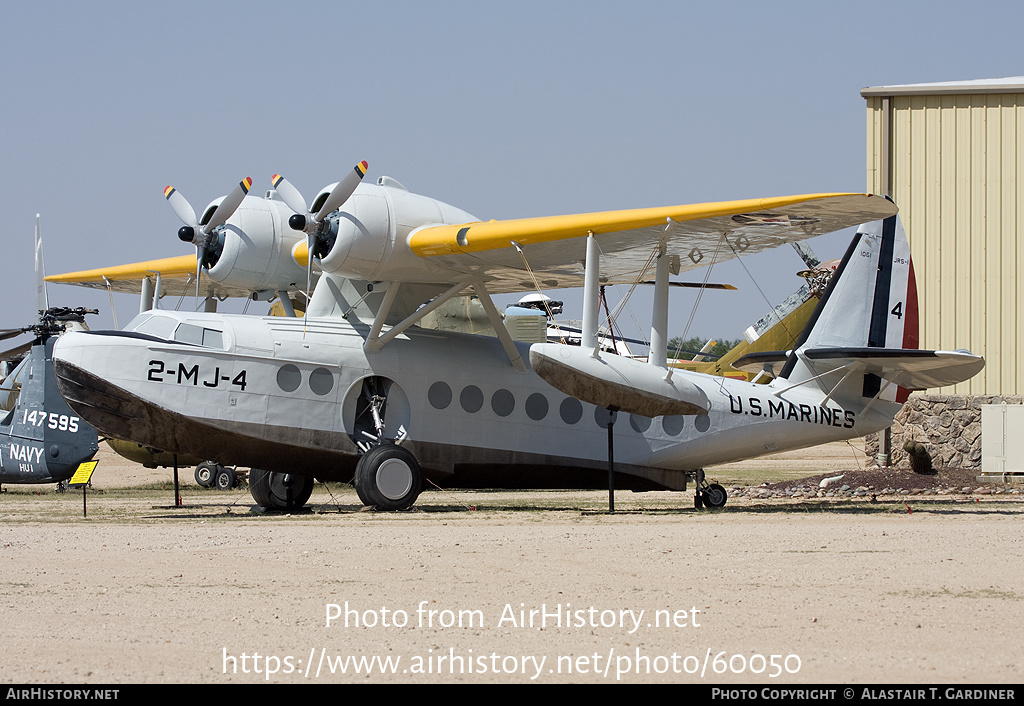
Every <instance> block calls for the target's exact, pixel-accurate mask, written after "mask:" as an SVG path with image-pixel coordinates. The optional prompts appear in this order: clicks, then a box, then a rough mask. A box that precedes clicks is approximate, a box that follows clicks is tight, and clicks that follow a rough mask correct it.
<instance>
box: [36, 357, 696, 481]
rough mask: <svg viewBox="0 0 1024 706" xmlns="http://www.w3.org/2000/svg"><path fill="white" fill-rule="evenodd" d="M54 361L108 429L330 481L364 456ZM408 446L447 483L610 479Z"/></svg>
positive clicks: (311, 434)
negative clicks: (162, 398) (200, 411)
mask: <svg viewBox="0 0 1024 706" xmlns="http://www.w3.org/2000/svg"><path fill="white" fill-rule="evenodd" d="M54 367H55V370H56V374H57V384H58V387H59V388H60V391H61V393H62V394H63V395H64V397H65V399H66V400H67V402H68V404H69V405H70V406H71V408H72V409H74V410H75V412H77V413H78V414H79V415H80V416H81V417H82V418H83V419H85V420H87V421H88V422H89V423H90V424H92V425H93V426H95V427H96V428H97V429H99V430H100V431H101V432H102V433H103V434H105V435H108V436H112V437H115V438H118V439H125V440H129V441H134V442H137V443H139V444H143V445H145V446H148V447H150V448H153V449H159V450H162V451H167V452H170V453H178V454H189V455H192V456H196V457H198V458H204V459H209V460H211V461H217V462H218V463H222V464H225V465H239V466H249V467H255V468H263V469H266V470H268V471H278V472H282V473H294V474H298V475H307V476H314V477H316V478H317V479H320V480H325V481H341V482H347V481H350V480H351V479H352V475H353V472H354V471H355V466H356V462H357V461H358V460H359V451H358V449H357V448H356V446H355V444H353V443H352V440H351V439H350V438H349V436H348V435H347V434H338V433H331V432H323V431H316V430H308V429H302V428H288V429H284V428H282V427H278V426H273V425H255V424H245V423H239V422H233V421H231V420H217V421H216V423H215V424H214V423H212V422H210V421H209V420H206V421H203V420H196V419H191V418H188V417H184V416H182V415H180V414H177V413H173V412H170V411H169V410H167V409H165V408H163V407H161V406H159V405H156V404H153V403H151V402H147V401H144V400H142V399H141V398H139V397H137V396H135V395H133V394H131V393H129V392H127V391H126V390H124V389H122V388H120V387H118V386H116V385H113V384H111V383H109V382H107V381H106V380H103V379H101V378H98V377H96V376H95V375H93V374H91V373H89V372H87V371H85V370H82V369H81V368H78V367H77V366H74V365H71V364H69V363H67V362H64V361H60V360H55V361H54ZM284 435H287V438H283V437H284ZM408 448H409V449H410V450H411V451H413V453H414V454H415V455H416V457H417V459H418V460H419V461H420V464H421V465H422V467H423V474H424V476H425V477H426V478H427V479H428V480H430V481H432V482H434V483H436V484H438V485H440V486H442V487H446V488H567V489H602V488H607V487H608V467H607V464H606V463H603V462H586V461H581V460H578V459H567V458H560V457H555V456H546V455H543V454H533V453H528V452H522V451H515V452H510V451H501V450H497V449H483V448H467V447H458V446H451V445H446V444H434V443H423V442H416V443H411V444H409V445H408ZM616 469H617V472H616V473H615V487H616V488H617V489H621V490H665V489H676V490H681V489H685V488H686V480H687V478H686V475H685V474H684V473H682V472H678V471H665V470H662V469H654V468H645V467H639V466H625V465H617V466H616Z"/></svg>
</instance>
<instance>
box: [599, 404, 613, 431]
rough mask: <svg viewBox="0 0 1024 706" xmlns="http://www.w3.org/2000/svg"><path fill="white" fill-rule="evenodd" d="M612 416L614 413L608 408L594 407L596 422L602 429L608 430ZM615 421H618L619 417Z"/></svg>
mask: <svg viewBox="0 0 1024 706" xmlns="http://www.w3.org/2000/svg"><path fill="white" fill-rule="evenodd" d="M611 415H612V411H611V410H610V409H608V408H606V407H594V422H595V423H596V424H597V426H599V427H601V428H602V429H607V428H608V421H609V419H610V418H611ZM615 420H616V421H618V417H617V416H616V418H615Z"/></svg>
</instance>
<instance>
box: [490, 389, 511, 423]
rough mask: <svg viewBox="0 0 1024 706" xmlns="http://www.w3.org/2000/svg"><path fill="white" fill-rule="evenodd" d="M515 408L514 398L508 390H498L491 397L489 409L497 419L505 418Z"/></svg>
mask: <svg viewBox="0 0 1024 706" xmlns="http://www.w3.org/2000/svg"><path fill="white" fill-rule="evenodd" d="M515 408H516V398H515V395H513V394H512V393H511V392H509V391H508V390H504V389H502V390H498V391H497V392H495V393H494V394H493V395H491V409H492V410H494V413H495V414H497V415H498V416H499V417H507V416H508V415H510V414H512V410H514V409H515Z"/></svg>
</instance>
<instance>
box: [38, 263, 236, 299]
mask: <svg viewBox="0 0 1024 706" xmlns="http://www.w3.org/2000/svg"><path fill="white" fill-rule="evenodd" d="M158 273H159V275H160V292H161V294H163V295H166V296H174V297H179V296H182V295H185V296H188V295H194V294H195V293H196V256H195V255H179V256H177V257H165V258H163V259H160V260H147V261H145V262H135V263H132V264H130V265H117V266H114V267H101V268H98V269H95V270H82V271H81V272H69V273H67V274H63V275H49V276H48V277H47V278H46V281H47V282H57V283H60V284H74V285H78V286H80V287H92V288H94V289H110V290H111V291H114V292H126V293H129V294H140V293H141V292H142V280H144V279H150V280H153V281H154V282H155V280H156V276H157V274H158ZM199 293H200V294H201V295H202V296H204V297H205V296H213V297H219V298H223V297H248V296H249V295H250V294H251V293H252V292H251V290H249V289H243V288H240V287H231V286H225V285H223V284H220V283H218V282H214V281H213V280H211V279H210V278H209V277H205V276H204V277H203V278H202V281H201V282H200V285H199Z"/></svg>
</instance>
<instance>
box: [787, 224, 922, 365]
mask: <svg viewBox="0 0 1024 706" xmlns="http://www.w3.org/2000/svg"><path fill="white" fill-rule="evenodd" d="M804 336H805V338H804V340H803V341H801V344H802V345H806V346H807V347H809V348H834V347H857V348H917V346H918V310H917V283H916V281H915V279H914V268H913V265H912V264H911V262H910V244H909V243H908V242H907V235H906V233H905V232H904V231H903V224H902V223H900V220H899V216H892V217H890V218H886V219H885V220H884V221H874V222H872V223H865V224H864V225H862V226H861V227H860V228H858V230H857V235H856V237H854V239H853V242H852V243H850V247H849V249H848V250H847V251H846V255H845V256H844V257H843V260H842V262H841V264H840V265H839V268H838V269H837V271H836V274H835V276H834V277H833V278H832V281H831V283H830V286H829V287H828V288H827V290H826V292H825V295H824V296H823V297H822V299H821V302H820V303H819V306H818V309H817V311H815V313H814V314H813V315H812V317H811V320H810V321H809V322H808V325H807V328H806V329H805V330H804Z"/></svg>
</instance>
